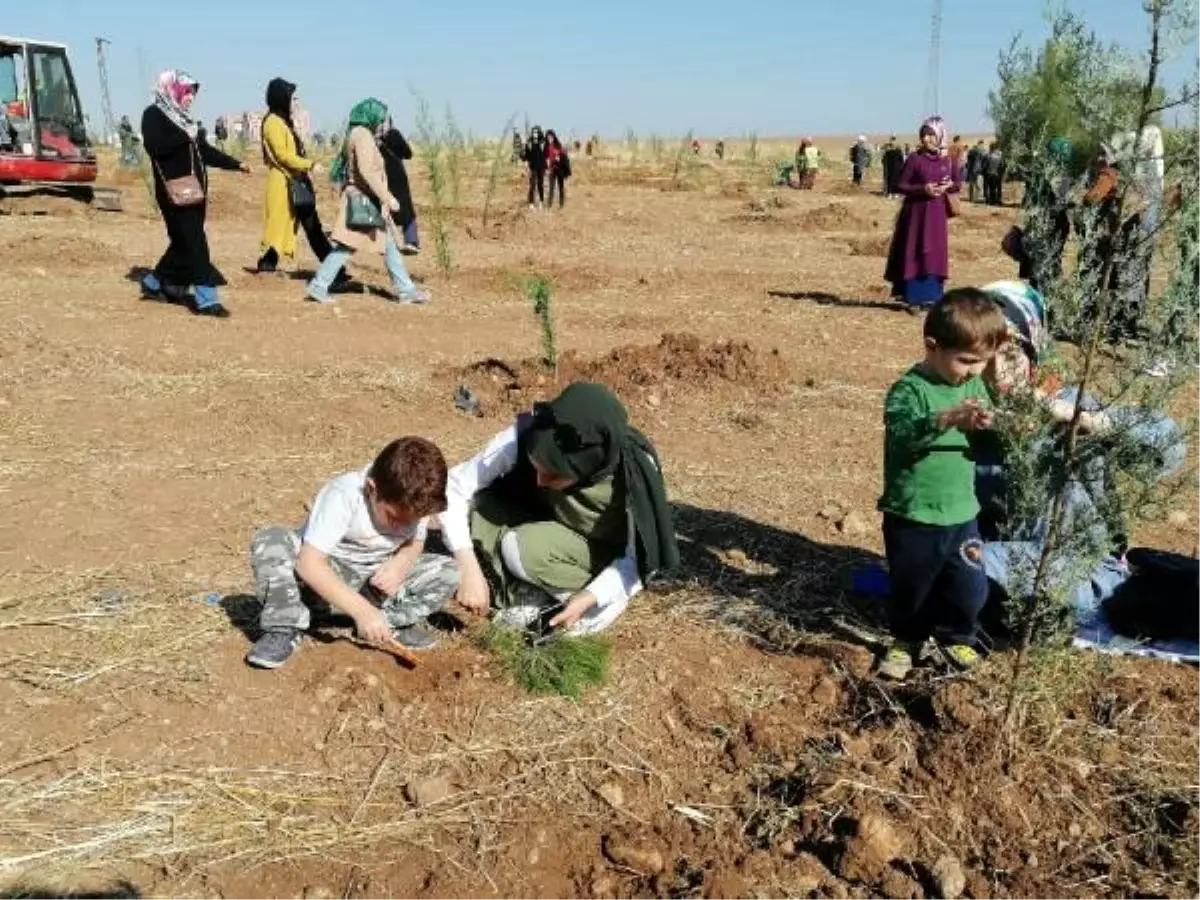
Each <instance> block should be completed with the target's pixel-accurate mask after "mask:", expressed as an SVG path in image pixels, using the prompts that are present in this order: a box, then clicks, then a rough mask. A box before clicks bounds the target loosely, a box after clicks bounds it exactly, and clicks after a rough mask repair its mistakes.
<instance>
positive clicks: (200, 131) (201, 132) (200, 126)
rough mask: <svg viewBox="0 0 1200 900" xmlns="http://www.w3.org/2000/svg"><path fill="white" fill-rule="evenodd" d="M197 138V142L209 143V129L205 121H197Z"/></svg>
mask: <svg viewBox="0 0 1200 900" xmlns="http://www.w3.org/2000/svg"><path fill="white" fill-rule="evenodd" d="M196 140H197V142H202V143H205V144H207V143H208V129H207V128H205V127H204V123H203V122H197V123H196Z"/></svg>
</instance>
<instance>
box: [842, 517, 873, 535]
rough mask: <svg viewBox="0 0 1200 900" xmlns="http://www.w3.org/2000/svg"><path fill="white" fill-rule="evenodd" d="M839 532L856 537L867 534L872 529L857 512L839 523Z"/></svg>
mask: <svg viewBox="0 0 1200 900" xmlns="http://www.w3.org/2000/svg"><path fill="white" fill-rule="evenodd" d="M838 530H839V531H841V533H842V534H844V535H846V536H847V537H856V536H858V535H860V534H866V533H867V532H868V531H869V530H870V528H869V526H868V525H867V522H866V520H865V519H864V518H863V517H862V516H860V515H859V514H858V513H856V512H851V513H848V514H847V515H846V517H845V518H844V519H842V521H840V522H839V523H838Z"/></svg>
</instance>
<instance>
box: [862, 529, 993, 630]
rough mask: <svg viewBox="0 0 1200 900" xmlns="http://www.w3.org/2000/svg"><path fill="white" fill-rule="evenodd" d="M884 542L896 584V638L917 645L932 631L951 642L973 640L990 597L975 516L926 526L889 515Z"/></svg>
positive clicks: (892, 612) (891, 612) (893, 606)
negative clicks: (960, 523) (954, 523)
mask: <svg viewBox="0 0 1200 900" xmlns="http://www.w3.org/2000/svg"><path fill="white" fill-rule="evenodd" d="M883 545H884V548H885V550H886V552H887V561H888V572H889V576H890V579H891V583H892V597H891V608H890V610H889V620H890V624H891V628H892V636H893V637H895V639H896V640H897V641H904V642H906V643H914V644H916V643H920V642H922V641H924V640H925V639H926V638H927V637H929V636H930V635H935V636H936V637H937V638H938V639H939V640H943V641H946V642H947V643H951V644H971V643H973V642H974V641H975V630H976V627H977V623H978V620H979V613H980V611H981V610H982V609H983V607H984V604H985V603H987V597H988V581H987V575H985V574H984V571H983V556H982V551H983V543H982V541H980V539H979V526H978V524H977V523H976V522H975V520H974V519H972V520H971V521H970V522H967V523H966V524H964V525H922V524H921V523H920V522H911V521H909V520H908V519H901V518H899V517H897V516H891V515H885V516H884V517H883Z"/></svg>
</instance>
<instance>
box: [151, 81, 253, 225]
mask: <svg viewBox="0 0 1200 900" xmlns="http://www.w3.org/2000/svg"><path fill="white" fill-rule="evenodd" d="M142 145H143V146H144V147H145V148H146V153H147V155H148V156H149V157H150V159H151V161H152V162H153V165H152V166H151V169H152V170H153V171H154V190H155V194H156V195H159V196H158V202H159V206H162V204H163V203H164V202H167V201H166V188H164V187H163V180H164V179H165V180H167V181H170V180H171V179H173V178H182V177H183V176H184V175H190V174H192V173H195V175H196V177H197V178H199V179H200V183H201V184H202V185H204V188H205V191H206V192H207V189H208V173H207V167H208V166H212V167H214V168H217V169H229V170H231V171H235V172H236V171H237V170H238V169H240V168H241V167H242V164H241V162H240V161H238V160H236V159H234V158H233V157H232V156H230V155H229V154H227V153H222V152H221V151H220V150H218V149H217V148H216V147H214V146H212V145H211V144H209V143H208V141H206V140H200V139H197V140H195V141H192V140H191V139H190V138H189V137H188V135H187V132H186V131H184V130H183V129H182V128H180V127H179V126H178V125H176V124H175V123H174V122H172V121H171V120H170V119H169V118H167V114H166V113H164V112H163V111H162V110H161V109H159V108H158V107H157V106H155V105H153V104H151V105H150V106H147V107H146V111H145V112H144V113H142Z"/></svg>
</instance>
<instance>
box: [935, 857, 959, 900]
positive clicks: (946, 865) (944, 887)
mask: <svg viewBox="0 0 1200 900" xmlns="http://www.w3.org/2000/svg"><path fill="white" fill-rule="evenodd" d="M933 880H934V882H935V883H936V884H937V888H938V896H940V897H945V898H947V900H950V898H954V897H961V896H962V893H963V890H964V889H965V888H966V886H967V876H966V875H965V874H964V873H963V868H962V863H960V862H959V861H958V860H957V859H956V858H955V857H953V856H951V855H950V854H948V853H947V854H946V855H944V856H942V857H940V858H939V859H938V861H937V862H936V863H934V866H933Z"/></svg>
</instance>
